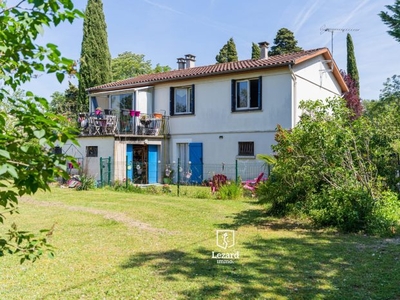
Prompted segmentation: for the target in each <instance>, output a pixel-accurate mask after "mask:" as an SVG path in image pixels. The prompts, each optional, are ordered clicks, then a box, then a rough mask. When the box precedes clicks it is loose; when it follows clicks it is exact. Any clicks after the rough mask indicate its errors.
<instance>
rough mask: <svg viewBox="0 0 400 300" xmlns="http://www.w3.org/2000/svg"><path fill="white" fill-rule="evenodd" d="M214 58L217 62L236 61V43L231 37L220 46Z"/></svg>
mask: <svg viewBox="0 0 400 300" xmlns="http://www.w3.org/2000/svg"><path fill="white" fill-rule="evenodd" d="M215 59H216V61H217V62H218V63H224V62H231V61H238V55H237V51H236V44H235V42H234V40H233V38H230V39H229V40H228V42H227V43H226V44H225V45H224V46H223V47H222V48H221V50H220V51H219V54H218V55H217V56H216V57H215Z"/></svg>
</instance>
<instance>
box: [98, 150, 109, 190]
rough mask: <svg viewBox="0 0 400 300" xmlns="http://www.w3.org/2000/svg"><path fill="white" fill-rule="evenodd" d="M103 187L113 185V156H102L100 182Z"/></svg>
mask: <svg viewBox="0 0 400 300" xmlns="http://www.w3.org/2000/svg"><path fill="white" fill-rule="evenodd" d="M99 185H100V186H101V187H102V186H105V185H111V157H108V158H105V157H100V184H99Z"/></svg>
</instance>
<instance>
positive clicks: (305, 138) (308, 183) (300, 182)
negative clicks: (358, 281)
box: [257, 98, 400, 234]
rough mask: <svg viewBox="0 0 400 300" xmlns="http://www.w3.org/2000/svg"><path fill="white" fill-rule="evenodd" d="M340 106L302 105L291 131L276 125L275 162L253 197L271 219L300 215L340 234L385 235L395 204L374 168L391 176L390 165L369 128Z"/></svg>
mask: <svg viewBox="0 0 400 300" xmlns="http://www.w3.org/2000/svg"><path fill="white" fill-rule="evenodd" d="M345 104H346V103H345V101H344V100H343V99H340V98H335V99H325V100H317V101H302V102H301V104H300V109H301V110H302V111H303V115H302V116H301V118H300V121H299V123H298V124H297V125H296V127H294V128H293V129H291V130H286V129H283V128H282V127H279V126H278V129H277V133H276V135H275V140H276V145H274V146H272V148H273V151H274V154H275V157H276V161H275V164H274V167H273V168H272V171H271V175H270V178H269V180H267V181H266V183H265V184H262V185H261V186H259V188H258V191H257V194H258V197H259V199H260V202H261V203H268V204H269V205H270V207H271V209H270V212H271V213H273V214H276V215H281V216H282V215H290V214H296V215H303V216H305V217H308V218H310V219H311V220H312V221H313V222H314V223H315V224H316V225H319V226H334V227H337V228H339V229H341V230H343V231H351V232H359V231H365V232H372V233H377V234H390V232H391V226H396V223H397V220H398V219H399V218H400V202H399V200H398V199H397V195H396V194H394V192H393V191H391V190H390V187H389V186H387V185H386V180H387V178H388V177H386V176H385V173H381V172H380V171H381V170H383V169H385V168H383V169H381V168H380V166H384V165H385V166H386V169H387V168H391V170H392V171H393V168H392V167H391V165H393V161H390V160H388V159H387V158H386V157H385V156H384V155H382V154H384V152H382V148H381V147H379V146H378V145H377V143H376V140H377V139H379V138H380V137H379V135H378V134H377V131H376V130H375V129H374V127H375V124H373V123H371V122H370V120H369V119H367V118H364V117H360V118H357V119H355V120H352V119H351V116H352V115H353V112H352V111H350V110H349V109H348V108H347V107H346V105H345ZM394 174H395V173H394V172H392V175H391V176H394Z"/></svg>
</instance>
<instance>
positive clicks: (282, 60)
mask: <svg viewBox="0 0 400 300" xmlns="http://www.w3.org/2000/svg"><path fill="white" fill-rule="evenodd" d="M318 55H323V56H324V57H325V59H327V60H329V59H330V60H333V59H332V56H331V54H330V53H329V50H328V49H327V48H319V49H313V50H307V51H301V52H296V53H290V54H284V55H275V56H271V57H269V58H267V59H257V60H252V59H248V60H241V61H236V62H228V63H216V64H214V65H209V66H202V67H193V68H189V69H183V70H173V71H168V72H162V73H155V74H146V75H140V76H137V77H133V78H129V79H124V80H119V81H116V82H111V83H107V84H103V85H99V86H95V87H92V88H89V89H88V92H90V93H95V92H101V91H111V90H118V89H121V88H122V89H127V88H134V87H140V86H146V85H152V84H155V83H159V82H166V81H176V80H183V79H189V78H198V77H205V76H212V75H220V74H225V73H233V72H242V71H251V70H257V69H267V68H277V67H282V66H287V65H291V64H294V65H296V64H299V63H301V62H303V61H306V60H308V59H311V58H313V57H316V56H318ZM334 69H336V72H335V71H334V74H335V73H336V74H335V76H336V77H337V78H336V79H337V80H338V81H339V84H340V85H341V87H342V89H343V88H344V91H345V90H347V87H346V85H345V84H344V82H343V84H344V86H343V84H342V82H340V80H342V81H343V79H342V78H341V76H340V74H339V73H338V72H339V71H338V69H337V67H336V64H335V63H334ZM338 74H339V76H340V78H338Z"/></svg>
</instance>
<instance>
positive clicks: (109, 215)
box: [20, 197, 173, 234]
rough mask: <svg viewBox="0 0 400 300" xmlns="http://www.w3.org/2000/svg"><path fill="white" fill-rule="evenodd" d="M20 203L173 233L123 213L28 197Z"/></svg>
mask: <svg viewBox="0 0 400 300" xmlns="http://www.w3.org/2000/svg"><path fill="white" fill-rule="evenodd" d="M20 202H22V203H29V204H33V205H36V206H41V207H57V208H62V209H67V210H70V211H77V212H85V213H90V214H94V215H100V216H102V217H103V218H104V219H107V220H113V221H116V222H119V223H122V224H125V225H126V226H128V227H134V228H139V229H142V230H146V231H151V232H155V233H161V234H173V232H171V231H168V230H166V229H163V228H155V227H153V226H151V225H150V224H147V223H143V222H139V221H137V220H134V219H132V218H130V217H128V216H127V215H126V214H124V213H119V212H111V211H107V210H102V209H96V208H91V207H83V206H71V205H66V204H65V203H62V202H57V201H55V202H44V201H37V200H35V199H33V198H30V197H22V198H21V199H20Z"/></svg>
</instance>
